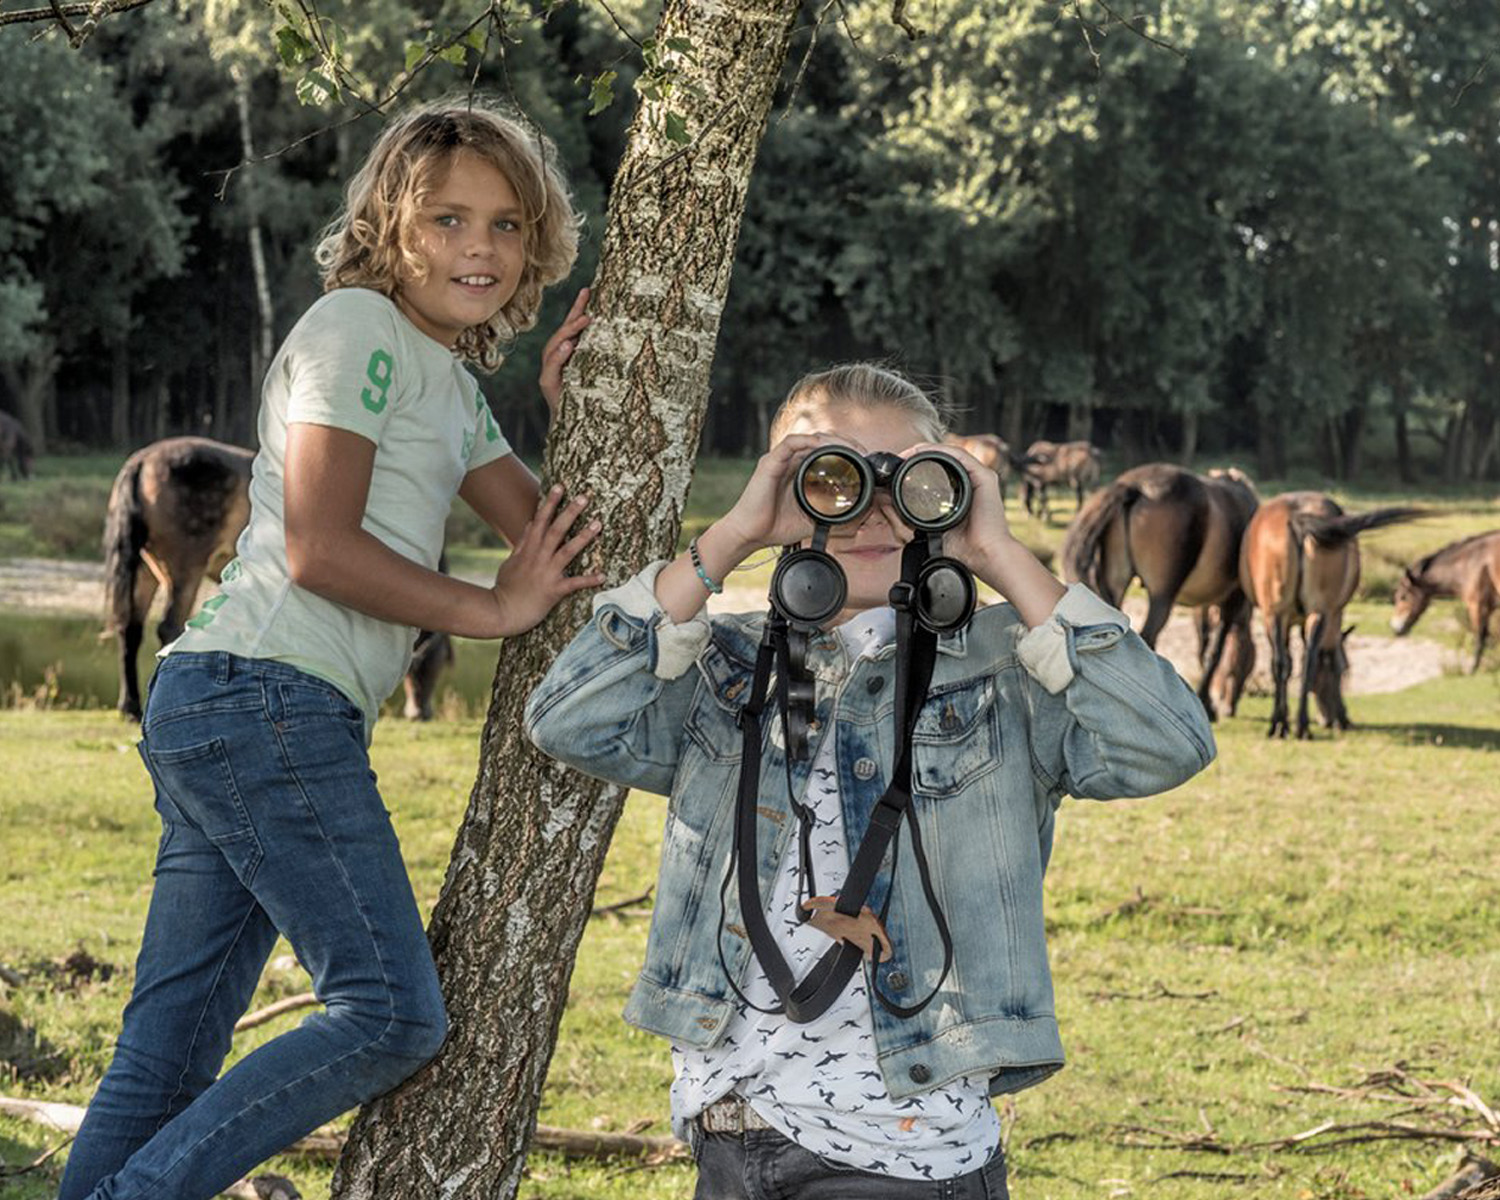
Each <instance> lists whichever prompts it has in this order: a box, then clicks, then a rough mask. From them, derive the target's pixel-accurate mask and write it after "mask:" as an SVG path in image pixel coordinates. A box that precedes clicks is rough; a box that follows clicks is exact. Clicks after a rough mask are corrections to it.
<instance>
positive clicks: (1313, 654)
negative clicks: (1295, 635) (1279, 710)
mask: <svg viewBox="0 0 1500 1200" xmlns="http://www.w3.org/2000/svg"><path fill="white" fill-rule="evenodd" d="M1327 624H1328V616H1327V614H1326V613H1324V614H1320V615H1319V617H1318V619H1317V620H1316V621H1314V622H1313V631H1312V634H1311V636H1306V635H1304V637H1303V639H1302V641H1303V645H1302V687H1301V689H1300V690H1299V693H1298V697H1297V740H1298V741H1306V740H1307V739H1308V738H1309V737H1311V736H1312V734H1311V733H1310V732H1309V731H1308V724H1307V700H1308V697H1309V696H1310V695H1311V694H1312V685H1313V680H1314V678H1316V676H1317V673H1318V647H1320V646H1321V645H1322V644H1323V629H1324V627H1325V626H1326V625H1327Z"/></svg>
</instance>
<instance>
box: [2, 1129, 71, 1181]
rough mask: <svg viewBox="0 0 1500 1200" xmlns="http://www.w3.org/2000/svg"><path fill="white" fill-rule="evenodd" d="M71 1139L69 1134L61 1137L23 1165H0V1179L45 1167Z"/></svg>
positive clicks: (29, 1172) (12, 1177)
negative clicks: (49, 1147) (50, 1146)
mask: <svg viewBox="0 0 1500 1200" xmlns="http://www.w3.org/2000/svg"><path fill="white" fill-rule="evenodd" d="M72 1140H73V1138H72V1136H71V1135H70V1136H68V1137H65V1138H63V1140H62V1141H60V1142H58V1143H57V1145H55V1146H53V1147H52V1149H50V1150H44V1151H42V1153H41V1154H39V1155H37V1157H35V1158H33V1159H32V1160H31V1161H30V1162H29V1163H27V1164H26V1165H25V1166H24V1167H4V1166H0V1179H14V1178H15V1177H16V1176H17V1175H29V1174H31V1172H32V1171H39V1170H41V1168H43V1167H45V1166H46V1165H47V1164H48V1163H49V1162H51V1161H52V1157H53V1156H54V1155H55V1154H57V1152H58V1151H59V1150H61V1149H62V1148H63V1147H64V1146H66V1145H68V1144H69V1143H70V1142H72Z"/></svg>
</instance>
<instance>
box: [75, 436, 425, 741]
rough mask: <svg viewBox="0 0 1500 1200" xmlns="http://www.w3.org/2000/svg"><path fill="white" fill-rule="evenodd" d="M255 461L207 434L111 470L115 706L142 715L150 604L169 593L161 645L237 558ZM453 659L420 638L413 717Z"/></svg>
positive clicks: (108, 613) (107, 541) (108, 571)
mask: <svg viewBox="0 0 1500 1200" xmlns="http://www.w3.org/2000/svg"><path fill="white" fill-rule="evenodd" d="M254 458H255V454H254V451H251V450H245V449H242V448H241V447H239V446H230V445H226V444H225V443H223V442H215V441H212V440H210V439H209V438H201V437H176V438H167V439H166V440H165V441H160V442H153V443H152V444H151V445H149V446H147V447H145V448H144V449H142V450H137V451H136V452H135V453H134V454H132V455H131V456H130V457H129V458H128V459H126V460H125V465H124V466H123V467H121V468H120V472H119V474H118V475H116V476H115V482H114V487H113V488H112V489H111V490H110V495H109V511H108V513H107V514H106V516H105V520H104V580H105V636H108V635H110V634H113V635H115V636H116V637H118V638H119V644H120V702H119V708H120V711H121V712H122V713H124V714H125V715H126V716H127V717H129V718H131V719H132V720H136V721H139V720H140V718H141V688H140V680H139V677H138V675H137V672H136V656H137V654H138V653H139V651H140V648H141V640H142V629H143V627H144V625H145V622H146V616H147V614H148V613H149V612H150V610H151V602H152V600H153V599H155V597H156V593H157V590H158V588H161V587H165V588H166V589H167V609H166V613H165V614H164V615H163V617H162V620H161V623H160V624H159V625H158V626H157V627H156V634H157V637H158V638H160V639H161V644H162V645H164V646H165V645H166V644H167V643H168V642H171V641H175V640H176V639H177V637H178V636H179V635H180V634H181V633H182V630H183V626H184V625H185V624H186V622H187V619H188V617H189V616H190V615H191V614H192V611H193V606H194V605H195V604H196V603H197V602H198V589H199V587H200V586H201V584H202V583H203V579H204V577H205V576H207V577H208V578H210V579H212V580H214V581H215V582H218V579H219V574H220V572H221V571H223V569H224V568H225V566H227V565H228V563H229V561H230V560H231V559H232V558H233V557H234V553H235V551H234V547H235V543H236V542H237V541H238V540H239V536H240V533H241V532H242V531H243V530H244V528H245V525H246V523H247V522H248V521H249V519H250V463H251V462H252V460H253V459H254ZM443 569H446V562H445V563H444V564H443ZM452 658H453V649H452V645H451V643H450V642H449V641H448V638H447V636H446V635H444V634H424V635H423V639H422V641H421V642H420V643H419V645H418V648H417V650H416V652H415V653H414V655H413V659H412V666H411V674H409V675H408V677H407V683H406V692H407V695H406V706H405V712H406V715H407V716H408V717H413V718H417V719H420V720H427V719H429V718H430V717H431V716H432V691H433V688H434V687H435V686H436V683H437V677H438V674H439V672H441V670H442V668H443V666H445V665H446V664H447V663H448V662H451V661H452Z"/></svg>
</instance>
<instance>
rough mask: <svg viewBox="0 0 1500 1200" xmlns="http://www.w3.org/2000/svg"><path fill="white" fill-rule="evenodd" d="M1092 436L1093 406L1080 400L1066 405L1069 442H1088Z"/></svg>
mask: <svg viewBox="0 0 1500 1200" xmlns="http://www.w3.org/2000/svg"><path fill="white" fill-rule="evenodd" d="M1093 438H1094V406H1093V404H1091V403H1090V402H1089V401H1087V400H1080V401H1078V402H1077V403H1075V404H1071V405H1069V406H1068V436H1067V440H1068V441H1070V442H1089V441H1092V440H1093Z"/></svg>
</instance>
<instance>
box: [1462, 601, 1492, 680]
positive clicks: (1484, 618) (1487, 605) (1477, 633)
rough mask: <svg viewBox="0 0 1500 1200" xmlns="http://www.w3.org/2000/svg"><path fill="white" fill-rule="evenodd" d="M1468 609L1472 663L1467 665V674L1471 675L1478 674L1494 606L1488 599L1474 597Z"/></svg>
mask: <svg viewBox="0 0 1500 1200" xmlns="http://www.w3.org/2000/svg"><path fill="white" fill-rule="evenodd" d="M1468 609H1469V624H1470V625H1472V626H1473V627H1474V661H1473V662H1472V663H1470V664H1469V674H1470V675H1473V674H1475V673H1476V672H1478V670H1479V663H1480V660H1482V659H1483V658H1484V643H1485V641H1486V640H1488V638H1489V636H1490V617H1491V615H1493V613H1494V611H1495V606H1494V604H1493V602H1489V600H1488V597H1481V596H1476V597H1475V598H1474V599H1473V600H1471V601H1469V603H1468Z"/></svg>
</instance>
